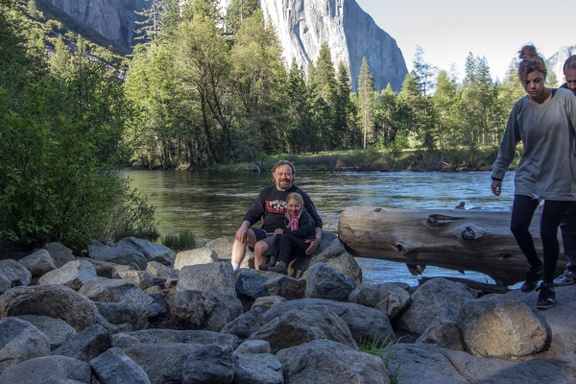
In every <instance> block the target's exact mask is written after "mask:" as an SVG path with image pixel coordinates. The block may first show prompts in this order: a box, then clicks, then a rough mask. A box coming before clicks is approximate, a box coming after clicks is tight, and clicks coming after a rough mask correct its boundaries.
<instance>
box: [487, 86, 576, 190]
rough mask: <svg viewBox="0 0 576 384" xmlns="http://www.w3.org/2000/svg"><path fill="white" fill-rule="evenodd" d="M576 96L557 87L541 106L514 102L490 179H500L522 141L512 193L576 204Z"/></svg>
mask: <svg viewBox="0 0 576 384" xmlns="http://www.w3.org/2000/svg"><path fill="white" fill-rule="evenodd" d="M575 127H576V97H575V96H574V94H572V92H571V91H569V90H566V89H563V88H560V89H558V90H556V94H555V95H554V96H553V97H552V99H550V100H548V101H547V102H545V103H544V104H535V103H531V102H530V101H529V100H528V97H527V96H525V97H523V98H521V99H520V100H518V101H517V102H516V103H515V104H514V107H513V108H512V112H511V113H510V117H509V118H508V123H507V124H506V130H505V132H504V136H503V138H502V143H501V144H500V151H499V152H498V157H497V158H496V161H495V162H494V168H493V172H492V177H493V178H494V179H498V180H503V179H504V174H505V173H506V171H507V170H508V167H509V166H510V163H512V160H513V159H514V155H515V153H516V145H517V144H518V143H519V142H520V141H522V143H523V145H524V151H523V153H522V155H521V157H520V162H519V163H518V168H517V169H516V177H515V178H514V188H515V191H514V194H515V195H523V196H529V197H532V198H535V199H536V198H540V199H545V200H556V201H576V128H575Z"/></svg>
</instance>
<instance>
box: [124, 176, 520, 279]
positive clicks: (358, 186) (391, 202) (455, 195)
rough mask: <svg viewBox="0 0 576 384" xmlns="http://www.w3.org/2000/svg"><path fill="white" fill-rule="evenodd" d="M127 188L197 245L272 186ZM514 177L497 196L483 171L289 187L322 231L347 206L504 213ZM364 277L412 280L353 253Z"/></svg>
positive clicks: (146, 181)
mask: <svg viewBox="0 0 576 384" xmlns="http://www.w3.org/2000/svg"><path fill="white" fill-rule="evenodd" d="M122 175H123V176H125V177H129V178H130V179H131V185H132V186H133V187H135V188H137V189H138V190H139V191H140V192H142V193H144V194H146V195H147V196H148V200H149V202H150V203H151V204H152V205H154V206H155V207H156V219H157V221H158V226H157V228H158V230H159V232H160V233H161V234H163V235H166V234H178V233H180V232H182V231H184V230H191V231H192V232H193V233H194V235H195V236H196V239H198V240H199V241H200V242H202V241H206V240H212V239H216V238H218V237H222V236H228V235H233V234H234V233H235V232H236V230H237V229H238V227H239V226H240V224H241V223H242V219H243V217H244V214H245V213H246V211H247V210H248V208H249V207H250V205H251V204H252V202H253V201H254V198H255V197H256V195H257V194H258V192H259V191H260V189H261V188H262V187H264V186H266V185H270V184H272V178H271V175H270V173H269V172H265V173H256V172H247V171H245V170H240V171H238V172H220V171H218V172H187V171H143V170H130V171H123V172H122ZM512 180H513V174H509V175H507V177H506V179H505V180H504V185H503V188H502V194H501V195H500V196H499V197H496V196H494V195H493V194H492V192H491V191H490V183H491V179H490V173H489V172H454V173H445V172H390V173H386V172H358V173H356V172H354V173H352V172H350V173H330V172H302V171H299V172H298V174H297V177H296V180H295V183H294V184H295V185H297V186H298V187H300V188H301V189H302V190H304V191H305V192H306V193H307V194H308V195H309V196H310V198H311V199H312V201H313V202H314V204H315V205H316V209H317V210H318V213H319V214H320V216H321V217H322V219H323V220H324V230H327V231H332V232H337V229H338V218H339V216H340V213H341V212H342V210H343V209H344V208H346V207H349V206H374V207H391V208H403V209H419V208H421V209H430V208H442V209H452V208H455V207H456V206H457V205H459V204H460V203H461V202H464V203H465V208H466V209H482V210H498V211H510V209H511V206H512V199H513V192H514V187H513V182H512ZM357 261H358V264H359V265H360V266H361V267H362V272H363V278H364V281H369V282H386V281H402V282H407V283H409V284H411V285H416V284H417V280H418V277H414V276H411V275H410V273H409V272H408V270H407V268H406V266H405V265H404V264H401V263H395V262H389V261H384V260H374V259H366V258H357ZM423 275H424V276H427V277H432V276H454V277H464V278H468V279H473V280H477V281H482V282H487V283H493V281H492V279H490V278H489V277H487V276H485V275H482V274H479V273H475V272H466V275H464V276H463V275H462V274H460V273H458V272H456V271H450V270H445V269H441V268H436V267H428V268H426V270H425V272H424V274H423Z"/></svg>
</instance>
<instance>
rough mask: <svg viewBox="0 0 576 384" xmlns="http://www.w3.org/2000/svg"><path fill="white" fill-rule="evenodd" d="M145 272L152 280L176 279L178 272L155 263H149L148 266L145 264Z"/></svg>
mask: <svg viewBox="0 0 576 384" xmlns="http://www.w3.org/2000/svg"><path fill="white" fill-rule="evenodd" d="M146 272H148V273H149V274H150V276H152V278H153V279H156V278H163V279H178V270H176V269H174V268H172V267H169V266H167V265H164V264H161V263H159V262H157V261H149V262H148V264H146Z"/></svg>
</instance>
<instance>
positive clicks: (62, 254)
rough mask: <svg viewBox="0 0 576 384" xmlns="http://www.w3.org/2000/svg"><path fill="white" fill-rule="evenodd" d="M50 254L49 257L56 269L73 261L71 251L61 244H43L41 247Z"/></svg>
mask: <svg viewBox="0 0 576 384" xmlns="http://www.w3.org/2000/svg"><path fill="white" fill-rule="evenodd" d="M42 248H43V249H45V250H47V251H48V253H50V257H51V258H52V260H54V263H55V264H56V268H61V267H63V266H64V265H65V264H66V263H67V262H69V261H72V260H74V259H75V257H74V254H73V253H72V250H71V249H70V248H68V247H66V246H65V245H64V244H62V243H58V242H53V243H47V244H44V246H43V247H42Z"/></svg>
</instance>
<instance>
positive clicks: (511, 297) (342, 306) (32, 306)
mask: <svg viewBox="0 0 576 384" xmlns="http://www.w3.org/2000/svg"><path fill="white" fill-rule="evenodd" d="M231 243H232V238H221V239H218V240H215V241H213V242H211V243H209V244H207V245H206V247H204V248H201V249H197V250H190V251H186V252H181V253H178V254H177V255H174V253H173V252H172V251H170V250H169V249H168V248H165V247H163V246H161V245H158V244H153V243H149V242H146V241H143V240H138V239H134V238H126V239H124V240H122V241H121V242H119V243H118V244H116V245H115V246H114V247H110V246H105V245H98V244H95V245H93V246H91V247H90V248H89V250H88V255H89V257H75V256H74V255H72V253H71V252H70V250H68V249H67V248H65V247H63V246H62V245H60V244H48V245H47V246H46V247H45V248H44V249H41V250H38V251H36V252H34V253H32V254H30V255H28V256H26V257H24V258H22V259H20V260H18V261H16V260H11V259H8V260H2V261H0V384H13V383H27V384H36V383H38V384H40V383H42V384H50V383H76V384H80V383H85V384H112V383H125V384H126V383H134V384H136V383H152V384H160V383H248V384H249V383H270V384H272V383H347V384H354V383H390V382H396V383H417V382H422V383H442V384H444V383H447V382H450V383H470V382H482V383H523V384H525V383H541V382H542V381H544V380H553V381H554V382H555V383H573V382H574V378H575V377H576V357H575V354H576V332H574V329H575V328H576V316H574V313H576V300H574V298H575V293H576V287H574V286H567V287H559V288H558V289H557V299H558V304H557V305H556V306H555V307H553V308H551V309H549V310H547V311H543V312H540V311H538V310H536V309H535V302H536V293H530V294H522V293H521V292H520V291H519V290H512V291H510V292H509V293H507V294H489V295H483V294H482V293H481V292H479V291H475V290H473V289H471V288H469V287H467V286H466V285H464V284H462V283H459V282H453V281H450V280H447V279H443V278H434V279H430V280H428V281H426V282H425V283H424V284H422V285H421V286H419V287H410V286H408V285H405V284H395V283H382V284H367V283H362V282H361V280H362V276H361V270H360V268H359V267H358V265H357V264H356V262H355V260H354V258H353V257H352V256H350V255H349V254H348V253H347V252H346V251H345V250H344V248H343V246H342V245H341V243H340V242H339V240H338V238H337V237H336V236H335V235H333V234H330V233H328V232H325V234H324V236H323V240H322V244H321V247H320V249H319V250H318V251H317V252H316V254H315V255H314V256H313V257H312V258H307V259H306V260H297V262H296V263H294V264H293V265H292V266H291V267H292V268H291V269H290V275H289V276H286V275H279V274H275V273H273V272H262V271H255V270H253V269H249V268H241V269H240V270H238V271H237V272H236V273H234V272H233V271H232V268H231V266H230V263H229V261H227V260H226V257H229V255H230V249H231ZM246 262H247V263H249V261H248V260H247V261H246ZM174 266H178V268H174ZM244 266H246V264H245V265H244ZM363 350H370V352H371V353H367V352H362V351H363Z"/></svg>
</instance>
